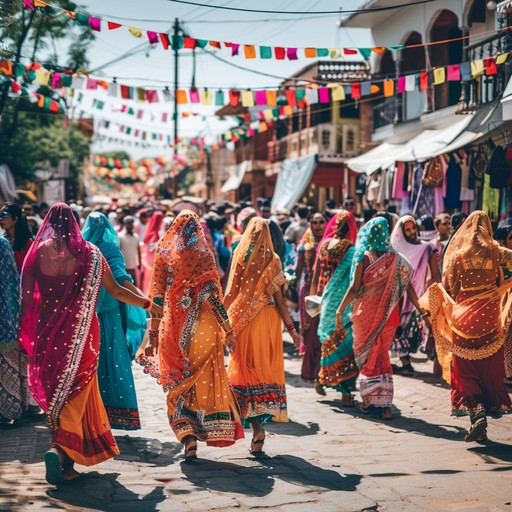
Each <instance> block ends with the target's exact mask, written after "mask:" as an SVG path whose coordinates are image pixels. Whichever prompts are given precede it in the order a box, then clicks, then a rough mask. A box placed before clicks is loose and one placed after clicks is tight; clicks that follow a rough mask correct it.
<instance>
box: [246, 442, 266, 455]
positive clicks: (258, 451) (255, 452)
mask: <svg viewBox="0 0 512 512" xmlns="http://www.w3.org/2000/svg"><path fill="white" fill-rule="evenodd" d="M264 443H265V438H263V439H253V440H252V441H251V449H250V450H249V453H250V454H251V455H254V456H258V455H265V452H264V451H263V444H264ZM255 445H261V450H255V449H254V448H255Z"/></svg>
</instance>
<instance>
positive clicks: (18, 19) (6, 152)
mask: <svg viewBox="0 0 512 512" xmlns="http://www.w3.org/2000/svg"><path fill="white" fill-rule="evenodd" d="M52 5H55V6H58V7H61V8H63V9H66V10H69V11H79V12H82V13H85V11H84V10H83V9H82V8H80V7H78V6H77V4H75V3H74V2H71V1H69V0H53V1H52ZM93 40H94V34H93V33H92V32H91V30H90V28H89V27H85V26H80V25H78V24H77V23H76V22H75V21H74V20H73V19H72V18H71V17H70V16H68V15H67V14H66V13H64V12H63V11H62V10H60V9H55V8H53V7H46V8H44V9H36V10H31V9H29V8H24V7H23V0H0V57H1V58H9V59H11V60H13V61H14V62H21V63H23V64H25V65H26V64H29V63H32V62H36V61H37V62H40V63H41V64H42V65H43V66H45V67H47V68H50V69H55V70H60V71H62V70H66V69H79V68H86V67H87V66H88V64H89V61H88V59H87V49H88V48H89V47H90V43H91V42H92V41H93ZM8 92H9V82H7V83H5V84H2V85H0V116H1V117H0V160H1V161H0V163H6V164H8V165H9V167H10V168H11V169H12V170H13V173H14V176H15V178H16V181H18V182H23V181H26V180H30V179H32V178H33V173H34V171H35V170H37V169H38V168H41V167H44V166H45V164H46V162H50V163H52V164H54V163H56V162H57V161H58V160H59V159H61V158H67V159H69V160H70V170H71V174H72V177H73V178H72V180H74V181H75V183H74V184H73V183H72V185H76V180H77V179H78V174H79V171H80V170H81V168H82V162H83V158H84V156H86V155H87V154H88V151H89V145H90V140H89V139H88V138H86V137H85V136H84V135H82V134H81V133H80V132H79V131H78V129H77V128H76V127H73V125H71V126H70V127H65V126H64V123H63V116H62V115H59V114H51V113H48V112H44V111H42V110H41V109H37V108H36V107H35V106H33V105H32V104H30V103H29V102H28V101H27V100H26V99H18V98H9V96H8ZM38 92H40V93H43V94H44V95H52V94H53V91H52V90H51V89H45V88H40V89H39V91H38ZM55 98H57V99H58V95H57V96H55Z"/></svg>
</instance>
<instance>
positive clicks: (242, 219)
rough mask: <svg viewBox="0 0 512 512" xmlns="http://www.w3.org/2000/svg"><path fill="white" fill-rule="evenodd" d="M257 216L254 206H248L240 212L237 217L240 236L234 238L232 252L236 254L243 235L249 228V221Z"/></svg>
mask: <svg viewBox="0 0 512 512" xmlns="http://www.w3.org/2000/svg"><path fill="white" fill-rule="evenodd" d="M257 216H258V212H257V211H256V210H255V209H254V208H253V207H252V206H247V207H246V208H242V210H240V212H239V213H238V215H237V216H236V229H238V232H239V234H238V235H235V236H233V240H232V242H231V251H232V252H235V249H236V248H237V247H238V244H239V243H240V240H241V239H242V235H243V234H244V231H245V229H246V228H247V226H248V224H249V221H250V220H251V219H252V218H253V217H257Z"/></svg>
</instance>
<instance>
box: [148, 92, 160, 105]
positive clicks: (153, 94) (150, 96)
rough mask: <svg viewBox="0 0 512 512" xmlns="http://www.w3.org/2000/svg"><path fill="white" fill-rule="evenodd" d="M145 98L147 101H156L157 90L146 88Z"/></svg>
mask: <svg viewBox="0 0 512 512" xmlns="http://www.w3.org/2000/svg"><path fill="white" fill-rule="evenodd" d="M146 99H147V100H148V102H149V103H158V92H157V91H155V90H154V89H146Z"/></svg>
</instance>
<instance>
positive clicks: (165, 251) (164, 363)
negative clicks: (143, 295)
mask: <svg viewBox="0 0 512 512" xmlns="http://www.w3.org/2000/svg"><path fill="white" fill-rule="evenodd" d="M213 294H216V295H217V296H218V297H219V298H222V292H221V287H220V282H219V274H218V272H217V265H216V263H215V259H214V257H213V254H212V252H211V251H210V249H209V248H208V244H207V242H206V239H205V236H204V233H203V229H202V227H201V223H200V221H199V217H198V216H197V215H196V214H195V213H194V212H192V211H190V210H182V211H181V212H180V213H179V215H178V216H177V217H176V219H175V220H174V222H173V224H172V226H171V227H170V228H169V230H168V231H167V233H165V235H164V236H163V237H162V239H161V240H160V242H158V245H157V247H156V250H155V261H154V263H153V272H152V275H151V285H150V298H151V299H152V300H153V301H154V302H155V303H157V304H160V305H162V306H163V317H162V320H161V322H160V327H159V340H160V349H159V353H158V355H157V358H156V360H153V359H152V358H147V357H145V356H142V357H141V358H140V363H141V364H142V365H143V366H145V367H146V368H148V371H149V372H150V373H151V375H152V376H153V377H155V378H157V379H158V381H159V383H160V384H161V385H162V386H163V388H164V391H168V390H169V389H171V388H174V387H176V386H177V385H179V384H180V383H181V381H182V380H183V379H184V378H186V377H188V376H189V371H188V367H189V359H188V352H189V346H190V342H191V340H192V337H193V335H194V333H195V330H196V327H197V323H198V317H199V312H200V310H201V307H202V306H203V304H204V303H205V302H206V301H207V300H208V299H209V297H210V296H211V295H213Z"/></svg>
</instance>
